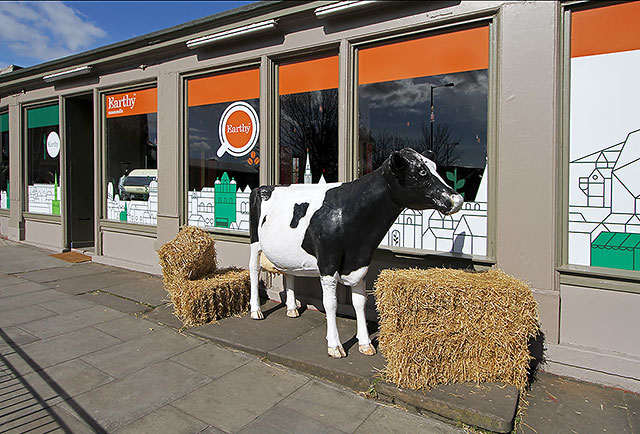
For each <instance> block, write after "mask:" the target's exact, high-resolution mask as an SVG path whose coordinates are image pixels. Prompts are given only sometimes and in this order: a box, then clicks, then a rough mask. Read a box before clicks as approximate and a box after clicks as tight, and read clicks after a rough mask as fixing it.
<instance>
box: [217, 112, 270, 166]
mask: <svg viewBox="0 0 640 434" xmlns="http://www.w3.org/2000/svg"><path fill="white" fill-rule="evenodd" d="M259 131H260V123H259V122H258V114H257V113H256V111H255V110H254V109H253V107H251V106H250V105H249V104H247V103H246V102H244V101H236V102H234V103H231V104H230V105H229V107H227V108H226V109H225V111H224V113H222V117H221V118H220V123H219V125H218V135H219V136H220V143H221V145H220V148H218V157H222V156H223V155H224V153H225V152H227V153H229V155H233V156H234V157H242V156H244V155H247V154H248V153H249V152H251V150H252V149H253V147H254V146H255V145H256V143H257V142H258V133H259Z"/></svg>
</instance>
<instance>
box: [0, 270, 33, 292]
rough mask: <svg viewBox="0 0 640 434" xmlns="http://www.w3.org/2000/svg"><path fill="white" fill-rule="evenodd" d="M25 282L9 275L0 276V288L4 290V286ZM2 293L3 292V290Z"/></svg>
mask: <svg viewBox="0 0 640 434" xmlns="http://www.w3.org/2000/svg"><path fill="white" fill-rule="evenodd" d="M27 282H28V281H27V280H24V279H21V278H19V277H16V276H11V275H9V274H4V273H2V274H0V288H4V287H5V286H10V285H16V284H18V283H27ZM3 291H4V290H3Z"/></svg>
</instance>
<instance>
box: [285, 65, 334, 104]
mask: <svg viewBox="0 0 640 434" xmlns="http://www.w3.org/2000/svg"><path fill="white" fill-rule="evenodd" d="M279 75H280V90H279V92H280V95H289V94H292V93H300V92H311V91H314V90H325V89H336V88H337V87H338V56H331V57H324V58H322V59H314V60H306V61H304V62H296V63H289V64H283V65H280V68H279Z"/></svg>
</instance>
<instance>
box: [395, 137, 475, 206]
mask: <svg viewBox="0 0 640 434" xmlns="http://www.w3.org/2000/svg"><path fill="white" fill-rule="evenodd" d="M385 166H386V167H385V176H386V177H387V180H388V182H389V186H390V187H391V196H392V198H393V200H394V202H395V203H396V204H397V205H399V206H400V207H404V208H411V209H436V210H438V211H440V212H441V213H443V214H453V213H455V212H458V211H460V209H461V208H462V203H463V202H464V199H463V198H462V196H461V195H459V194H458V193H456V192H455V191H453V189H452V188H451V187H449V186H448V185H447V184H446V183H445V182H444V181H443V179H442V178H441V177H440V175H438V173H437V172H436V163H434V162H433V161H431V160H430V159H429V158H427V157H425V156H424V155H422V154H419V153H418V152H416V151H414V150H413V149H411V148H404V149H402V150H400V151H395V152H393V153H392V154H391V156H389V158H388V159H387V161H386V162H385Z"/></svg>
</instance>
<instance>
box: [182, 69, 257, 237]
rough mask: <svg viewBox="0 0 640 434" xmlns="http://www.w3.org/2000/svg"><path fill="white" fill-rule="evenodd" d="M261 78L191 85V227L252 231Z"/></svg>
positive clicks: (251, 74) (241, 74)
mask: <svg viewBox="0 0 640 434" xmlns="http://www.w3.org/2000/svg"><path fill="white" fill-rule="evenodd" d="M259 98H260V75H259V70H258V69H257V68H256V69H249V70H243V71H237V72H231V73H227V74H219V75H214V76H210V77H204V78H195V79H191V80H188V82H187V105H188V122H187V125H188V128H189V139H188V156H189V157H188V158H189V168H188V173H189V175H188V176H189V182H188V189H189V190H188V198H187V201H188V202H187V207H188V215H189V218H188V222H189V224H190V225H193V226H199V227H202V228H208V229H211V228H223V229H230V230H236V231H248V230H249V193H250V192H251V189H253V188H255V187H257V186H258V185H259V167H260V144H259V137H260V122H259V117H258V113H259V110H260V99H259Z"/></svg>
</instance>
